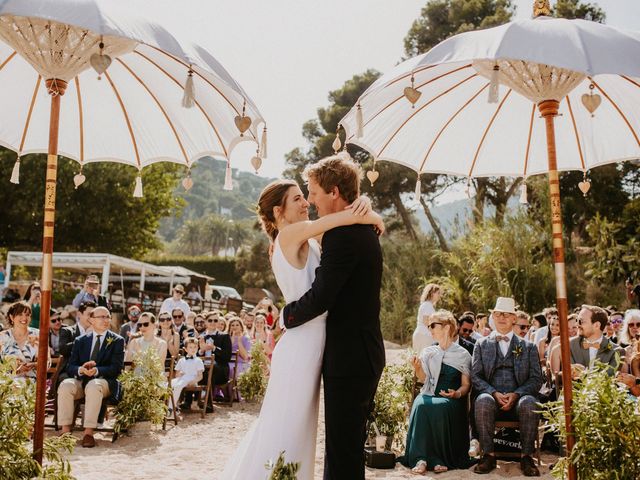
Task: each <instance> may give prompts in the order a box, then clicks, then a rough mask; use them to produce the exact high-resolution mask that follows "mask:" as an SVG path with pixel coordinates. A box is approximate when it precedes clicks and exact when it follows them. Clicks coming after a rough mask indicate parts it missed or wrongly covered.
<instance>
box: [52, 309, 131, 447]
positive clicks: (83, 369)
mask: <svg viewBox="0 0 640 480" xmlns="http://www.w3.org/2000/svg"><path fill="white" fill-rule="evenodd" d="M89 322H90V323H91V326H92V331H91V332H90V333H87V334H86V335H83V336H81V337H79V338H78V339H77V340H76V341H75V342H74V344H73V348H72V349H71V358H69V364H68V366H67V373H68V375H69V378H66V379H64V380H63V381H62V383H61V384H60V387H58V423H59V424H60V425H61V427H62V433H66V432H70V431H71V428H72V422H73V412H74V410H75V407H74V401H75V400H78V399H81V398H83V397H84V398H85V404H84V436H83V437H82V446H83V447H85V448H92V447H95V446H96V442H95V439H94V438H93V432H94V429H95V428H96V426H97V423H98V415H99V413H100V408H101V406H102V401H103V399H105V398H108V397H110V399H111V401H112V402H114V403H115V402H117V401H118V400H119V399H120V383H119V382H118V380H117V378H118V375H120V372H121V371H122V367H123V363H124V339H123V338H122V337H121V336H120V335H117V334H115V333H113V332H111V331H109V330H108V328H109V324H110V322H111V314H110V313H109V310H107V308H106V307H96V308H95V309H94V310H93V311H92V312H91V315H90V317H89Z"/></svg>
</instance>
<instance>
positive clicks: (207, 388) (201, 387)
mask: <svg viewBox="0 0 640 480" xmlns="http://www.w3.org/2000/svg"><path fill="white" fill-rule="evenodd" d="M214 359H215V356H214V355H211V356H210V357H208V358H207V359H204V360H203V361H204V375H205V378H206V382H205V383H204V384H198V385H193V386H189V387H184V389H183V390H182V395H184V394H185V393H186V392H196V393H198V395H199V396H202V392H204V394H205V395H204V401H203V403H202V408H201V409H200V416H201V417H202V418H204V415H205V413H206V412H207V406H208V405H209V402H210V401H211V400H212V399H213V392H212V391H211V386H212V381H211V379H212V378H213V364H214ZM182 395H181V396H182ZM201 400H202V399H201V398H198V405H200V401H201ZM211 403H212V404H213V402H211Z"/></svg>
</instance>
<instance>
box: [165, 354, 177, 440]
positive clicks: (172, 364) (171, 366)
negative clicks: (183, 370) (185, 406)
mask: <svg viewBox="0 0 640 480" xmlns="http://www.w3.org/2000/svg"><path fill="white" fill-rule="evenodd" d="M167 360H168V361H169V363H168V364H167V362H165V369H164V370H165V373H166V374H167V382H168V387H169V392H170V393H171V394H170V395H169V398H167V402H166V405H167V406H169V405H171V411H172V413H173V414H172V415H171V416H170V417H169V420H171V421H173V423H174V424H175V425H178V408H177V405H176V402H175V400H174V399H173V389H172V388H171V380H172V379H173V375H174V368H175V361H176V359H175V358H174V357H169V358H168V359H167ZM166 429H167V416H166V415H165V417H164V420H162V430H166Z"/></svg>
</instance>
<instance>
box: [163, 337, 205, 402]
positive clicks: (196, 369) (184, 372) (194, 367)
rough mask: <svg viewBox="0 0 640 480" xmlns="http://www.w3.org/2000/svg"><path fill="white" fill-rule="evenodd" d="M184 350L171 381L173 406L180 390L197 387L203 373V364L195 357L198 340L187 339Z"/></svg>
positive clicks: (178, 398) (177, 399)
mask: <svg viewBox="0 0 640 480" xmlns="http://www.w3.org/2000/svg"><path fill="white" fill-rule="evenodd" d="M184 348H185V350H186V351H187V352H186V353H187V354H186V356H184V357H182V358H181V359H180V360H178V363H177V364H176V367H175V376H174V378H173V380H172V381H171V388H172V389H173V404H174V405H178V401H179V400H180V394H181V393H182V390H184V387H188V386H195V385H197V384H198V382H200V381H201V380H202V373H203V372H204V363H202V360H201V359H200V358H198V356H197V355H196V353H197V351H198V340H196V339H195V338H187V339H186V340H185V341H184ZM188 408H191V403H189V404H188ZM188 408H187V409H188ZM170 410H171V409H170ZM170 413H171V412H170Z"/></svg>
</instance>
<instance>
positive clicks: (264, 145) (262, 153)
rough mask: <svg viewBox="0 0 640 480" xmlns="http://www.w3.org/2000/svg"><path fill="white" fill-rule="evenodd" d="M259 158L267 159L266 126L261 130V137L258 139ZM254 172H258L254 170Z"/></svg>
mask: <svg viewBox="0 0 640 480" xmlns="http://www.w3.org/2000/svg"><path fill="white" fill-rule="evenodd" d="M260 157H262V158H267V126H266V125H265V126H264V128H263V129H262V137H261V138H260ZM256 170H258V169H257V168H256Z"/></svg>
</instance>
